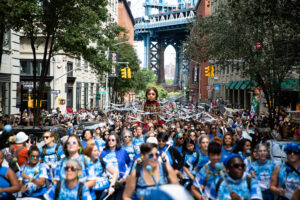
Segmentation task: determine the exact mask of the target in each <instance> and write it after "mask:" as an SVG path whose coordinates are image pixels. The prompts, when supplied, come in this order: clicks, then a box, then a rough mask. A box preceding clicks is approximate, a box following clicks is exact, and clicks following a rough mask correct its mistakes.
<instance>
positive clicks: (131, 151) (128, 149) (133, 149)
mask: <svg viewBox="0 0 300 200" xmlns="http://www.w3.org/2000/svg"><path fill="white" fill-rule="evenodd" d="M122 149H124V150H125V151H126V152H127V154H128V156H129V158H130V161H131V162H132V161H133V160H134V156H136V155H138V153H139V149H137V148H136V146H134V145H133V144H130V145H125V144H122Z"/></svg>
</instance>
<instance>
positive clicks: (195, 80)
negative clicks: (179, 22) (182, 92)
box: [189, 0, 210, 102]
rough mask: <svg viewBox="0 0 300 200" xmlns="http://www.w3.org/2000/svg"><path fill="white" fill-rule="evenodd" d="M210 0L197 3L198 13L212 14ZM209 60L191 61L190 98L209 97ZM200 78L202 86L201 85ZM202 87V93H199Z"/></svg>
mask: <svg viewBox="0 0 300 200" xmlns="http://www.w3.org/2000/svg"><path fill="white" fill-rule="evenodd" d="M208 5H209V1H206V0H199V1H198V3H197V5H196V15H197V16H200V15H201V16H203V17H207V16H209V15H210V7H209V6H208ZM207 66H208V61H207V62H202V63H201V64H200V63H197V62H194V61H192V60H191V61H190V82H189V83H190V84H189V100H191V101H192V102H198V101H199V100H200V99H201V100H205V99H208V89H209V88H208V78H207V77H206V76H205V67H207ZM199 80H200V87H199ZM199 88H200V95H199Z"/></svg>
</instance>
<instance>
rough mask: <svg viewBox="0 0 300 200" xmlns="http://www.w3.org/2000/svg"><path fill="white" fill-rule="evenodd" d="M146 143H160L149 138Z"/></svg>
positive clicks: (153, 138)
mask: <svg viewBox="0 0 300 200" xmlns="http://www.w3.org/2000/svg"><path fill="white" fill-rule="evenodd" d="M146 143H154V144H156V145H158V141H157V139H156V138H155V137H149V138H148V139H147V141H146Z"/></svg>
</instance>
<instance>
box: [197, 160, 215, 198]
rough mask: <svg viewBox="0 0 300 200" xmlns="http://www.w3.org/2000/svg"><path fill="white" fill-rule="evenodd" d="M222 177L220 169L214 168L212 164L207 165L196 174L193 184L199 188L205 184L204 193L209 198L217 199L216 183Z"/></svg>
mask: <svg viewBox="0 0 300 200" xmlns="http://www.w3.org/2000/svg"><path fill="white" fill-rule="evenodd" d="M220 178H221V175H220V173H219V170H216V169H215V168H213V167H212V166H211V165H210V164H208V165H205V166H204V167H202V169H201V170H200V171H199V172H198V173H197V174H196V178H195V180H194V182H193V185H194V186H195V187H197V188H199V186H200V187H202V188H203V186H204V191H203V192H204V195H205V196H206V198H207V199H216V197H217V193H216V183H217V181H218V180H219V179H220Z"/></svg>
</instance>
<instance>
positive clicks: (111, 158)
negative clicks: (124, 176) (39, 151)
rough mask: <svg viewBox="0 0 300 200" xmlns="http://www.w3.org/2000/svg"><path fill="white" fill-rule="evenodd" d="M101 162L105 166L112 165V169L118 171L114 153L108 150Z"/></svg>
mask: <svg viewBox="0 0 300 200" xmlns="http://www.w3.org/2000/svg"><path fill="white" fill-rule="evenodd" d="M103 160H104V161H105V162H106V163H107V164H109V165H112V166H113V167H114V168H116V169H119V165H118V159H117V155H116V152H115V151H111V150H109V153H108V154H107V155H106V156H104V157H103Z"/></svg>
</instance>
